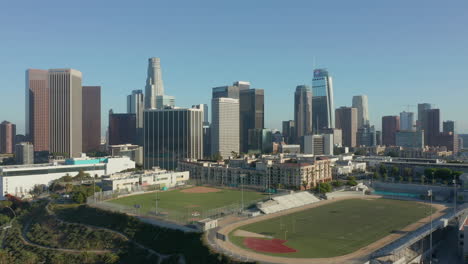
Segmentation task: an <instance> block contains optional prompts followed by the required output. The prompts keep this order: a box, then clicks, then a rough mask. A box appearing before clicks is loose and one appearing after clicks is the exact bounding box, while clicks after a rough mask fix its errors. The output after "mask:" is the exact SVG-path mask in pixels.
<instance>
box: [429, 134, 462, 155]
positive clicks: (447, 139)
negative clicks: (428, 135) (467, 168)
mask: <svg viewBox="0 0 468 264" xmlns="http://www.w3.org/2000/svg"><path fill="white" fill-rule="evenodd" d="M435 140H436V141H435V143H434V146H445V147H447V150H449V151H452V152H453V154H457V153H458V151H459V150H460V145H459V144H460V141H459V139H458V135H455V134H453V133H452V132H448V133H439V134H438V135H437V136H436V137H435Z"/></svg>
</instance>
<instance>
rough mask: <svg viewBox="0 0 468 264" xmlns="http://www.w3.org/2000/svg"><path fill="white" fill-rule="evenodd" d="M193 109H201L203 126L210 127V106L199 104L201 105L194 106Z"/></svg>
mask: <svg viewBox="0 0 468 264" xmlns="http://www.w3.org/2000/svg"><path fill="white" fill-rule="evenodd" d="M192 108H196V109H201V110H202V111H203V126H207V125H208V126H209V125H210V120H209V119H208V105H207V104H199V105H192Z"/></svg>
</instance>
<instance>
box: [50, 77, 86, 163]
mask: <svg viewBox="0 0 468 264" xmlns="http://www.w3.org/2000/svg"><path fill="white" fill-rule="evenodd" d="M48 75H49V79H48V84H49V89H50V90H49V93H50V96H49V103H50V105H49V144H50V152H52V153H60V154H62V155H65V156H69V157H80V156H81V152H82V147H83V143H82V121H83V118H82V114H83V111H82V103H83V102H82V96H83V91H82V90H83V89H82V86H81V79H82V74H81V72H80V71H77V70H74V69H51V70H49V73H48Z"/></svg>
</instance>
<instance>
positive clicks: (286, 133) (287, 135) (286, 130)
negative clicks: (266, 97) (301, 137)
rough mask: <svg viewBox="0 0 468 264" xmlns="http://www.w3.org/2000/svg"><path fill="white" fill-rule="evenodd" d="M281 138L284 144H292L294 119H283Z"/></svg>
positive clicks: (294, 130) (294, 128)
mask: <svg viewBox="0 0 468 264" xmlns="http://www.w3.org/2000/svg"><path fill="white" fill-rule="evenodd" d="M282 134H283V138H284V142H285V143H286V144H293V143H294V141H295V139H294V138H295V136H296V125H295V124H294V120H288V121H283V131H282Z"/></svg>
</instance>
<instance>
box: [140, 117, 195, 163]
mask: <svg viewBox="0 0 468 264" xmlns="http://www.w3.org/2000/svg"><path fill="white" fill-rule="evenodd" d="M143 116H144V143H143V151H144V155H143V156H144V162H143V164H144V168H145V169H151V168H153V167H161V168H164V169H169V170H174V169H176V168H177V162H178V161H180V160H184V159H201V158H203V132H202V123H203V112H202V111H201V110H200V109H186V108H166V109H151V110H145V111H144V113H143Z"/></svg>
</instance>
